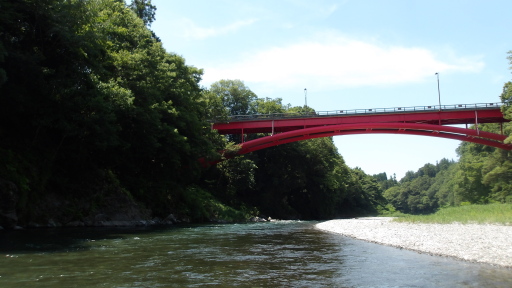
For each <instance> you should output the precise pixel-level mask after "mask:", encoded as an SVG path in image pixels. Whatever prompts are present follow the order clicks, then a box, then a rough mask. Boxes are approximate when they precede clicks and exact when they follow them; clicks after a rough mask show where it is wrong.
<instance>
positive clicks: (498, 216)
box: [394, 203, 512, 226]
mask: <svg viewBox="0 0 512 288" xmlns="http://www.w3.org/2000/svg"><path fill="white" fill-rule="evenodd" d="M394 221H397V222H412V223H440V224H450V223H454V222H456V223H462V224H473V223H477V224H501V225H508V226H510V225H512V204H497V203H496V204H487V205H464V206H459V207H448V208H443V209H440V210H439V211H437V212H436V213H434V214H430V215H402V216H401V217H398V218H396V219H394Z"/></svg>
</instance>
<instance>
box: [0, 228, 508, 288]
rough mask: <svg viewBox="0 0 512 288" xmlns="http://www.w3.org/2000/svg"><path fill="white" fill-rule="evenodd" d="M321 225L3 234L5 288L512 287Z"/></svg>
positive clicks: (466, 266)
mask: <svg viewBox="0 0 512 288" xmlns="http://www.w3.org/2000/svg"><path fill="white" fill-rule="evenodd" d="M314 224H315V222H300V221H291V222H288V221H282V222H271V223H254V224H224V225H221V224H219V225H198V226H181V227H175V228H165V229H164V228H162V229H121V228H108V229H107V228H101V229H98V228H76V229H75V228H67V229H43V230H24V231H10V232H9V231H3V232H0V256H1V258H0V287H2V288H6V287H512V269H507V268H500V267H493V266H490V265H485V264H474V263H466V262H462V261H458V260H454V259H451V258H446V257H437V256H430V255H426V254H419V253H416V252H411V251H406V250H400V249H396V248H392V247H386V246H381V245H377V244H372V243H367V242H364V241H359V240H353V239H350V238H346V237H343V236H340V235H336V234H331V233H326V232H322V231H319V230H316V229H315V228H314Z"/></svg>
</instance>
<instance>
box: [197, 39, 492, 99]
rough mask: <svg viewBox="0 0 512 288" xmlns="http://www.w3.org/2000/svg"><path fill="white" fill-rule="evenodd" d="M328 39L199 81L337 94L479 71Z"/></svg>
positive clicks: (266, 54)
mask: <svg viewBox="0 0 512 288" xmlns="http://www.w3.org/2000/svg"><path fill="white" fill-rule="evenodd" d="M331 36H332V35H331ZM328 39H330V40H327V41H309V42H301V43H297V44H292V45H288V46H283V47H273V48H269V49H266V50H263V51H259V52H256V53H251V54H247V55H244V57H245V58H244V59H243V60H241V61H239V62H236V63H234V62H231V63H227V64H219V65H218V66H215V67H210V68H208V67H205V75H204V78H203V79H204V80H205V82H207V83H212V82H214V81H218V80H220V79H241V80H243V81H245V82H249V83H258V84H263V85H265V86H267V85H271V86H274V87H276V88H277V87H280V88H287V87H296V86H297V85H298V84H300V83H308V87H313V86H317V87H323V88H324V89H325V88H332V89H339V88H342V87H350V86H352V87H353V86H369V85H370V86H372V85H386V84H401V83H410V82H418V81H421V80H423V79H425V78H427V77H432V75H433V74H434V73H435V72H440V73H446V72H475V71H479V70H481V69H482V68H483V66H484V64H483V62H481V61H479V60H472V59H466V58H460V57H459V58H454V57H451V59H448V60H440V59H439V57H437V56H436V55H435V53H433V52H432V51H430V50H428V49H425V48H418V47H400V46H386V45H383V44H380V43H371V42H363V41H360V40H354V39H349V38H346V37H341V36H336V37H329V38H328ZM222 60H223V61H233V58H232V59H229V60H226V59H222ZM224 63H226V62H224ZM299 86H300V85H299Z"/></svg>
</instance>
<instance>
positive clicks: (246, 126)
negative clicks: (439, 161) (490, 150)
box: [212, 103, 512, 155]
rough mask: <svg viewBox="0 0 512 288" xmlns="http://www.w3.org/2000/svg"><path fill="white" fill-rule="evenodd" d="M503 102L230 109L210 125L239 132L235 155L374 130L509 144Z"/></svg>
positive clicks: (508, 147) (511, 147)
mask: <svg viewBox="0 0 512 288" xmlns="http://www.w3.org/2000/svg"><path fill="white" fill-rule="evenodd" d="M502 105H504V104H501V103H484V104H456V105H442V106H417V107H396V108H377V109H356V110H336V111H317V112H309V113H276V114H254V115H234V116H230V117H229V118H228V119H225V120H224V121H220V120H217V121H214V123H213V124H212V129H215V130H217V131H218V132H219V133H220V134H224V135H225V134H240V135H241V137H242V144H240V145H241V148H240V150H239V151H238V153H237V154H238V155H242V154H246V153H250V152H253V151H256V150H260V149H264V148H268V147H272V146H276V145H280V144H285V143H290V142H295V141H300V140H306V139H312V138H319V137H329V136H338V135H354V134H375V133H387V134H406V135H421V136H431V137H441V138H448V139H454V140H460V141H468V142H473V143H478V144H483V145H489V146H493V147H497V148H501V149H505V150H512V145H511V144H505V143H504V142H503V141H504V140H505V138H506V137H507V136H505V135H503V126H502V124H503V123H504V122H508V121H509V120H507V119H504V118H503V114H502V112H501V110H500V107H501V106H502ZM481 123H500V124H501V134H497V133H490V132H486V131H481V130H479V124H481ZM453 125H457V126H458V127H456V126H453ZM464 125H465V127H464ZM468 125H470V126H471V128H468ZM252 133H268V134H270V135H269V136H264V137H261V138H258V139H254V140H250V141H244V134H252Z"/></svg>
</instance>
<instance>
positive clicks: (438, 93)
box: [436, 72, 441, 111]
mask: <svg viewBox="0 0 512 288" xmlns="http://www.w3.org/2000/svg"><path fill="white" fill-rule="evenodd" d="M436 75H437V95H438V97H439V111H441V90H440V89H439V73H437V72H436Z"/></svg>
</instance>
